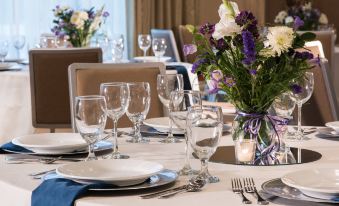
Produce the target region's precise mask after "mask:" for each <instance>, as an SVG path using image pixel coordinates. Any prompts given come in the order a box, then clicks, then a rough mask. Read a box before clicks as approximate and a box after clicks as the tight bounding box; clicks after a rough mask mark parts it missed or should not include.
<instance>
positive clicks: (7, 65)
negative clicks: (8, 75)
mask: <svg viewBox="0 0 339 206" xmlns="http://www.w3.org/2000/svg"><path fill="white" fill-rule="evenodd" d="M14 65H15V63H10V62H5V63H1V62H0V70H5V69H6V70H7V69H10V68H11V67H12V66H14Z"/></svg>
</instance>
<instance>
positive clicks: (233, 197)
mask: <svg viewBox="0 0 339 206" xmlns="http://www.w3.org/2000/svg"><path fill="white" fill-rule="evenodd" d="M119 130H121V131H125V132H129V131H130V128H119ZM307 137H309V140H300V141H299V140H296V141H288V145H289V146H292V147H298V148H303V149H309V150H313V151H316V152H319V153H320V154H321V155H322V156H321V158H320V159H319V160H317V161H314V162H310V163H305V164H293V165H274V166H253V165H235V164H223V163H214V162H210V163H209V171H210V173H211V174H212V175H215V176H217V177H219V178H220V182H218V183H209V184H206V185H205V186H204V187H203V188H202V190H201V191H199V192H186V193H181V194H178V195H176V196H174V197H171V198H168V199H158V198H153V199H142V198H141V197H140V195H142V194H148V193H151V192H154V191H157V189H151V190H150V189H143V190H136V191H125V192H124V191H119V192H113V191H112V192H102V193H100V192H97V193H95V194H92V193H91V194H87V195H84V196H83V197H81V198H80V199H77V200H76V202H75V205H76V206H108V205H111V206H112V205H117V206H134V205H147V206H159V205H162V206H173V205H195V206H206V205H213V206H218V205H220V206H225V205H232V206H233V205H242V202H241V198H240V196H239V195H238V194H235V193H233V191H232V187H231V178H247V177H252V178H253V179H254V182H255V184H256V186H257V188H258V190H260V188H261V185H262V183H264V182H266V181H268V180H272V179H274V178H281V177H282V176H284V175H285V174H287V173H289V172H293V171H297V170H304V169H313V168H333V167H334V166H335V165H338V162H339V155H338V148H339V138H332V139H331V138H322V137H319V134H318V132H314V133H310V134H308V135H307ZM128 138H130V137H128V136H126V135H122V136H121V137H120V138H119V139H118V141H119V146H120V147H119V150H120V152H121V153H124V154H128V155H129V156H130V158H131V159H137V160H148V161H155V162H158V163H161V164H162V165H164V167H165V168H166V169H170V170H176V171H177V170H179V169H181V167H182V166H183V164H184V155H185V154H184V145H185V144H184V141H182V142H181V143H171V144H164V143H160V142H159V140H160V138H161V137H159V136H155V137H150V143H148V144H144V143H128V142H126V139H128ZM231 145H234V143H233V140H232V136H231V134H230V133H227V134H225V135H224V136H222V137H221V139H220V141H219V145H218V146H231ZM6 155H7V154H0V168H1V169H0V171H1V175H0V191H1V193H0V197H1V198H0V202H1V205H11V206H23V205H30V201H31V195H32V191H33V190H34V189H35V188H36V187H38V185H39V184H40V183H41V180H37V179H33V178H32V177H30V176H29V174H30V173H32V172H39V171H44V170H50V169H55V168H57V167H59V166H61V165H63V164H68V163H67V162H62V161H56V162H54V163H53V164H42V163H37V162H34V163H22V164H8V162H6V160H5V157H6ZM191 164H192V167H193V168H194V169H196V170H199V169H200V162H199V160H198V159H194V158H193V157H191ZM189 178H190V177H189V176H179V178H178V179H177V181H176V182H175V184H174V185H170V186H169V187H175V186H178V185H183V184H185V183H187V181H188V179H189ZM159 189H160V188H159ZM245 195H246V196H247V197H248V198H250V200H252V202H253V203H252V205H257V203H256V201H255V200H256V199H255V198H254V197H253V196H251V195H250V194H247V193H246V194H245ZM265 197H268V196H265ZM268 200H269V201H270V203H269V205H298V206H299V205H305V206H306V205H307V206H313V205H323V204H322V203H312V202H303V201H296V200H287V199H284V198H279V197H270V199H268ZM324 205H325V204H324Z"/></svg>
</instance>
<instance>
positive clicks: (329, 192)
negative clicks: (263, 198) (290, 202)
mask: <svg viewBox="0 0 339 206" xmlns="http://www.w3.org/2000/svg"><path fill="white" fill-rule="evenodd" d="M262 188H263V190H264V191H265V192H267V193H270V194H272V195H276V196H279V197H283V198H287V199H294V200H304V201H312V202H328V203H339V169H337V168H322V169H308V170H301V171H296V172H292V173H288V174H287V175H285V176H284V177H282V178H281V179H275V180H271V181H268V182H266V183H264V184H263V186H262Z"/></svg>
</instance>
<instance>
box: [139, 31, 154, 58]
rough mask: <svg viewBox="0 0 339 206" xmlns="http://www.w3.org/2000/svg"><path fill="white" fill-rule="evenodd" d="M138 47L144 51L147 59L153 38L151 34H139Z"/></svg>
mask: <svg viewBox="0 0 339 206" xmlns="http://www.w3.org/2000/svg"><path fill="white" fill-rule="evenodd" d="M138 45H139V48H140V49H141V50H143V51H144V57H145V56H146V53H147V50H148V49H149V48H150V47H151V36H150V35H149V34H139V36H138Z"/></svg>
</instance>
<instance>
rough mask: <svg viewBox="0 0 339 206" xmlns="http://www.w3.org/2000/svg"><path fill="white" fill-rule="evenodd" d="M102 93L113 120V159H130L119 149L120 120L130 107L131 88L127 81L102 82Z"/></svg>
mask: <svg viewBox="0 0 339 206" xmlns="http://www.w3.org/2000/svg"><path fill="white" fill-rule="evenodd" d="M100 95H102V96H104V97H105V100H106V104H107V110H106V113H107V116H108V117H110V118H111V119H112V120H113V129H112V134H113V141H114V147H113V152H112V154H111V158H112V159H128V158H129V156H128V155H122V154H120V152H119V149H118V132H117V131H118V128H117V124H118V120H119V118H120V117H121V116H122V115H124V114H125V112H126V110H127V107H128V98H129V89H128V85H127V83H123V82H112V83H102V84H100Z"/></svg>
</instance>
